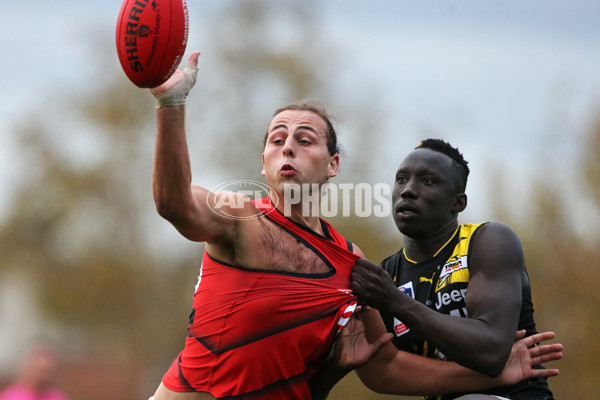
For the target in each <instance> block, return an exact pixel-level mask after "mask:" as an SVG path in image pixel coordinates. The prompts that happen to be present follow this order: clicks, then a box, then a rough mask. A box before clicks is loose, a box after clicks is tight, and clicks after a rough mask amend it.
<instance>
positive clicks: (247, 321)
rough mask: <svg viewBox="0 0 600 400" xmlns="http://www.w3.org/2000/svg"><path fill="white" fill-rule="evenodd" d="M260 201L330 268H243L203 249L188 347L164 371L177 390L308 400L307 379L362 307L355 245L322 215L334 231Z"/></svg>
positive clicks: (271, 217) (267, 212)
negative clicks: (354, 287) (353, 286)
mask: <svg viewBox="0 0 600 400" xmlns="http://www.w3.org/2000/svg"><path fill="white" fill-rule="evenodd" d="M255 203H256V205H257V206H258V207H259V208H260V209H261V210H262V212H263V217H265V218H268V220H269V221H271V222H273V223H275V224H277V225H279V226H280V227H281V228H282V230H283V231H285V232H287V233H288V234H290V235H292V236H294V237H295V238H296V239H297V240H298V241H300V242H302V243H304V244H305V245H306V246H307V247H308V248H309V249H310V250H312V251H313V252H315V253H316V254H317V255H318V256H319V257H320V258H321V259H322V260H323V261H324V262H325V263H326V264H328V265H329V266H330V267H331V270H330V271H329V272H326V273H319V274H301V273H287V272H277V271H270V270H269V271H267V270H255V269H244V268H241V267H238V266H234V265H229V264H225V263H223V262H220V261H218V260H216V259H214V258H212V257H211V256H210V255H209V254H207V253H206V252H205V253H204V257H203V260H202V268H201V272H200V277H199V282H198V285H197V286H196V292H195V294H194V304H193V311H192V314H191V316H190V321H189V326H188V337H187V339H186V343H185V348H184V350H183V351H182V352H181V353H180V354H179V356H178V357H177V359H176V360H175V361H174V362H173V364H172V365H171V368H170V369H169V370H168V371H167V373H166V374H165V375H164V377H163V384H164V385H165V386H166V387H167V388H169V389H171V390H174V391H178V392H194V391H206V392H209V393H211V394H212V395H213V396H215V397H217V398H219V399H261V400H262V399H310V390H309V382H310V380H311V378H312V376H313V375H314V373H315V371H316V369H317V368H318V367H319V366H320V364H321V363H322V362H323V361H324V360H325V359H326V358H327V356H328V355H329V353H330V352H331V348H332V344H333V340H334V338H335V335H336V333H337V332H339V330H341V328H342V327H343V326H344V325H345V324H346V322H347V320H348V318H349V317H350V316H351V315H352V312H353V311H354V308H355V307H356V297H355V296H354V295H353V294H352V293H351V291H350V271H351V268H352V266H353V265H354V263H355V261H356V259H357V258H358V256H356V255H355V254H353V253H352V252H351V244H350V243H349V242H347V241H346V240H345V239H344V238H343V237H342V236H341V235H339V234H338V233H337V232H336V231H335V230H334V229H333V228H332V227H331V226H330V225H329V224H328V223H327V222H325V221H324V220H321V221H322V222H321V223H322V226H323V228H324V230H325V231H326V232H327V236H328V237H323V236H321V235H319V234H317V233H315V232H313V231H312V230H310V229H308V228H306V227H304V226H301V225H298V224H296V223H294V222H293V221H291V220H289V219H287V218H286V217H285V216H283V215H282V214H281V213H279V212H278V211H277V210H276V209H275V208H274V207H273V206H272V204H271V203H270V201H269V200H268V199H261V200H255ZM283 231H282V233H281V234H282V235H285V234H286V233H285V232H283Z"/></svg>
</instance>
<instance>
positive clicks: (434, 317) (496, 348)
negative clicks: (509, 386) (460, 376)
mask: <svg viewBox="0 0 600 400" xmlns="http://www.w3.org/2000/svg"><path fill="white" fill-rule="evenodd" d="M388 311H389V312H390V313H391V314H392V315H394V316H395V317H396V318H397V319H399V320H400V321H402V322H403V323H405V324H406V325H407V326H408V327H409V328H410V329H413V330H414V331H416V332H418V333H419V334H420V335H421V336H423V337H424V338H425V339H426V340H427V341H428V342H429V344H430V346H433V347H435V348H436V349H438V350H439V351H441V352H442V353H443V354H444V355H446V356H448V358H449V359H451V360H453V361H456V362H457V363H459V364H461V365H463V366H465V367H467V368H471V369H474V370H476V371H479V372H482V373H485V374H487V375H489V376H497V375H498V374H500V372H501V371H502V368H503V367H504V364H505V363H506V360H507V359H508V355H509V354H510V348H511V345H512V341H513V340H512V339H513V336H514V331H515V330H516V323H517V321H514V327H513V326H512V325H513V324H511V326H510V328H509V329H506V328H503V329H502V330H500V329H495V328H494V327H493V325H492V324H490V323H489V321H486V320H485V319H470V318H463V317H459V316H452V315H446V314H442V313H439V312H436V311H434V310H432V309H430V308H429V307H427V306H425V305H423V304H421V303H419V302H417V301H416V300H413V299H412V298H410V297H409V296H406V295H405V294H402V293H400V292H398V294H397V295H396V298H395V299H394V301H393V302H392V303H391V304H390V307H389V310H388Z"/></svg>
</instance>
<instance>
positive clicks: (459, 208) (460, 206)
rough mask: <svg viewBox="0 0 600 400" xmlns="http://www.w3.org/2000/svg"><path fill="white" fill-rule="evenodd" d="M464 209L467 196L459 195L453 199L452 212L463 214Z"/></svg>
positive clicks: (464, 194)
mask: <svg viewBox="0 0 600 400" xmlns="http://www.w3.org/2000/svg"><path fill="white" fill-rule="evenodd" d="M465 208H467V194H466V193H459V194H457V195H456V198H455V199H454V206H453V207H452V212H453V213H455V214H458V213H460V212H463V211H464V210H465Z"/></svg>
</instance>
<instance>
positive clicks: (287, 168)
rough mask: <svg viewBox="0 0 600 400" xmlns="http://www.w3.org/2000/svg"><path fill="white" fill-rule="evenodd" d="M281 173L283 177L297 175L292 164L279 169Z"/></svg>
mask: <svg viewBox="0 0 600 400" xmlns="http://www.w3.org/2000/svg"><path fill="white" fill-rule="evenodd" d="M279 172H280V173H281V174H282V175H294V174H295V173H296V168H294V166H293V165H291V164H283V165H282V166H281V168H280V169H279Z"/></svg>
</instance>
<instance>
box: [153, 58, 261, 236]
mask: <svg viewBox="0 0 600 400" xmlns="http://www.w3.org/2000/svg"><path fill="white" fill-rule="evenodd" d="M199 55H200V53H199V52H194V53H192V54H191V55H190V57H189V60H188V64H187V66H186V67H185V68H184V69H183V71H182V70H177V71H175V73H174V74H173V75H172V76H171V77H170V78H169V79H168V80H167V81H166V82H165V83H163V84H162V85H160V86H158V87H156V88H153V89H150V92H151V93H152V94H153V95H154V96H155V98H156V108H157V110H156V116H157V135H156V147H155V153H154V169H153V186H152V187H153V194H154V202H155V204H156V208H157V210H158V213H159V214H160V215H161V216H162V217H163V218H165V219H166V220H168V221H169V222H171V224H173V226H175V228H177V230H178V231H179V232H180V233H181V234H182V235H183V236H185V237H186V238H188V239H190V240H194V241H206V242H208V243H209V245H212V244H213V242H214V241H215V240H217V239H218V240H219V241H227V240H228V239H227V238H229V239H231V238H232V237H233V235H234V229H235V221H234V220H233V219H231V218H227V217H224V216H223V215H224V214H219V213H218V212H215V211H214V210H217V209H218V207H217V205H220V204H222V205H223V211H225V213H226V214H227V215H236V213H241V214H243V213H244V212H249V213H255V212H254V210H250V208H251V207H253V204H252V203H251V202H250V201H248V199H247V198H241V197H244V196H243V195H241V194H238V193H227V194H224V193H219V194H216V193H212V192H210V191H209V190H207V189H205V188H203V187H200V186H196V185H192V173H191V167H190V157H189V151H188V146H187V139H186V130H185V101H186V97H187V95H188V93H189V92H190V90H191V89H192V87H193V86H194V84H195V82H196V76H197V73H198V67H197V65H198V57H199ZM222 196H230V197H231V198H232V199H229V201H224V202H223V201H222ZM232 204H233V205H242V206H241V207H235V209H227V210H225V207H230V206H231V205H232Z"/></svg>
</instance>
